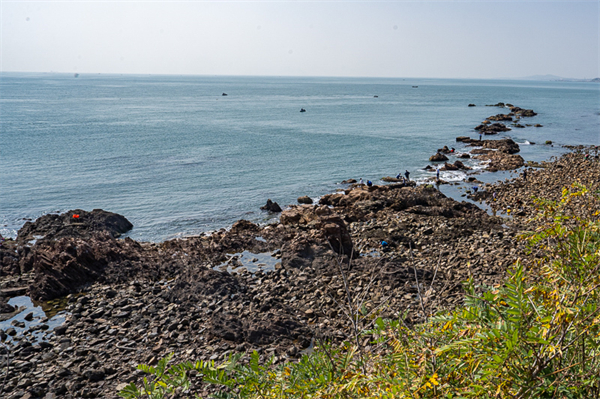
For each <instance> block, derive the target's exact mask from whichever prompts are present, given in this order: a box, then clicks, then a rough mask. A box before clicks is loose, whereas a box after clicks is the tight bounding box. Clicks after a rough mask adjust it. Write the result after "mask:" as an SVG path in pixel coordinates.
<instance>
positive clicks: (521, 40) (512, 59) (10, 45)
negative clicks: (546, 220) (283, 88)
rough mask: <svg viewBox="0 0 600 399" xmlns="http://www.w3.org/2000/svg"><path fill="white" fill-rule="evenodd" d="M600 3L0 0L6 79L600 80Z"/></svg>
mask: <svg viewBox="0 0 600 399" xmlns="http://www.w3.org/2000/svg"><path fill="white" fill-rule="evenodd" d="M599 8H600V2H599V1H598V0H587V1H548V0H546V1H508V0H505V1H484V0H479V1H477V0H474V1H451V0H447V1H403V0H396V1H335V0H334V1H194V0H190V1H85V0H81V1H20V0H12V1H5V0H0V14H1V15H0V22H1V27H0V35H1V36H0V71H18V72H51V71H52V72H68V73H123V74H190V75H260V76H359V77H429V78H481V79H494V78H518V77H527V76H531V75H546V74H551V75H557V76H561V77H565V78H577V79H583V78H588V79H590V78H595V77H599V76H600V68H599V64H600V49H599V47H600V46H599V37H600V28H599V26H600V23H599V21H600V12H599Z"/></svg>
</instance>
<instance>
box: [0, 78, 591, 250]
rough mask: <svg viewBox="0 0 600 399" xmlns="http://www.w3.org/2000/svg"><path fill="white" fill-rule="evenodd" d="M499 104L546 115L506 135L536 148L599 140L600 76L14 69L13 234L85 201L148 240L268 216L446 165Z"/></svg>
mask: <svg viewBox="0 0 600 399" xmlns="http://www.w3.org/2000/svg"><path fill="white" fill-rule="evenodd" d="M413 86H418V87H417V88H414V87H413ZM222 93H227V94H228V95H227V96H223V95H222ZM375 96H377V97H375ZM497 102H505V103H512V104H514V105H516V106H520V107H522V108H530V109H534V110H535V111H536V112H537V113H538V115H537V116H535V117H533V118H525V119H524V120H523V123H528V124H536V123H540V124H542V125H543V127H542V128H535V127H526V128H524V129H513V130H512V131H510V132H507V134H505V136H509V137H512V138H513V139H514V140H515V141H517V142H519V143H522V144H524V145H522V146H521V149H522V150H521V155H522V156H523V157H524V158H525V159H526V160H543V159H547V158H549V157H551V156H553V155H557V154H559V153H561V151H563V150H562V149H561V147H560V145H561V144H594V145H598V144H600V85H598V84H594V83H574V82H532V81H506V80H497V81H493V80H442V79H376V78H297V77H219V76H141V75H139V76H135V75H100V74H97V75H86V74H81V75H80V76H79V77H74V76H73V75H71V74H19V73H1V74H0V168H1V172H0V234H2V235H3V236H5V237H6V236H8V237H14V236H16V232H17V230H18V229H19V228H20V227H21V226H22V225H23V223H24V222H25V221H26V220H30V219H35V218H37V217H39V216H41V215H43V214H45V213H50V212H64V211H67V210H69V209H75V208H82V209H86V210H92V209H94V208H102V209H105V210H109V211H112V212H117V213H120V214H122V215H124V216H126V217H127V218H128V219H129V220H130V221H131V222H132V223H133V224H134V226H135V227H134V229H133V230H132V231H131V233H129V236H131V237H132V238H135V239H138V240H147V241H162V240H164V239H168V238H173V237H178V236H185V235H192V234H198V233H201V232H206V231H211V230H215V229H219V228H224V227H228V226H230V225H231V224H232V223H233V222H234V221H236V220H239V219H248V220H252V221H254V222H259V223H264V222H268V221H269V220H271V218H272V216H270V215H268V214H267V213H265V212H263V211H260V210H259V207H260V206H262V205H264V204H265V202H266V200H267V199H268V198H270V199H272V200H273V201H276V202H278V203H279V204H280V205H281V206H285V205H289V204H293V203H296V198H298V197H299V196H302V195H309V196H311V197H318V196H321V195H324V194H326V193H330V192H333V191H335V190H336V189H338V188H343V185H340V182H341V181H342V180H345V179H349V178H355V179H359V178H363V179H364V180H365V181H366V180H367V179H370V180H372V181H373V182H374V183H378V182H379V179H380V178H381V177H384V176H395V175H396V174H397V173H399V172H404V170H405V169H408V170H410V171H411V178H416V179H424V178H427V177H428V176H432V175H433V174H432V173H428V172H425V171H423V170H422V168H423V167H424V166H425V165H427V164H428V158H429V156H431V155H432V154H434V153H435V151H436V149H437V148H441V147H442V146H444V145H448V146H449V147H455V148H456V149H457V150H459V151H460V150H461V149H462V148H463V147H461V146H459V145H458V143H455V138H456V137H457V136H471V137H478V135H477V133H476V132H475V131H474V130H473V127H475V126H476V125H478V124H479V123H480V122H481V121H482V120H484V119H485V118H486V117H487V116H490V115H495V114H498V113H507V112H508V110H506V109H500V108H491V107H485V106H484V105H485V104H495V103H497ZM469 103H474V104H476V105H477V106H476V107H467V105H468V104H469ZM301 108H305V109H306V112H304V113H301V112H299V111H300V109H301ZM499 137H502V135H501V136H499ZM490 138H491V137H490ZM546 140H552V141H553V142H554V143H556V145H555V146H553V147H551V146H545V145H540V144H542V143H544V142H545V141H546ZM532 142H535V143H537V144H536V145H530V144H528V143H532ZM462 177H463V176H460V175H454V176H452V175H450V174H448V175H446V176H444V175H442V178H454V179H460V178H462Z"/></svg>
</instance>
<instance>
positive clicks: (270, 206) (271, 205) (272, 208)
mask: <svg viewBox="0 0 600 399" xmlns="http://www.w3.org/2000/svg"><path fill="white" fill-rule="evenodd" d="M260 209H262V210H263V211H269V212H281V207H280V206H279V204H278V203H277V202H273V201H271V199H270V198H269V199H268V200H267V203H266V204H265V205H264V206H261V207H260Z"/></svg>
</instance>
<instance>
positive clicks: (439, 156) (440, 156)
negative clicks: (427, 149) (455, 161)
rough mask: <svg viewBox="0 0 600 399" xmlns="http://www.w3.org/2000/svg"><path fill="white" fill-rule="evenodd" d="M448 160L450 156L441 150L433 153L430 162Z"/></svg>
mask: <svg viewBox="0 0 600 399" xmlns="http://www.w3.org/2000/svg"><path fill="white" fill-rule="evenodd" d="M447 160H448V157H447V156H445V155H444V154H441V153H439V152H438V153H436V154H435V155H432V156H431V157H429V161H430V162H443V161H447Z"/></svg>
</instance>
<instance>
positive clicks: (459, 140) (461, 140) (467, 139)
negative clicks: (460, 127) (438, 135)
mask: <svg viewBox="0 0 600 399" xmlns="http://www.w3.org/2000/svg"><path fill="white" fill-rule="evenodd" d="M471 140H472V139H471V138H470V137H468V136H459V137H457V138H456V142H457V143H461V142H463V143H468V142H470V141H471Z"/></svg>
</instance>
